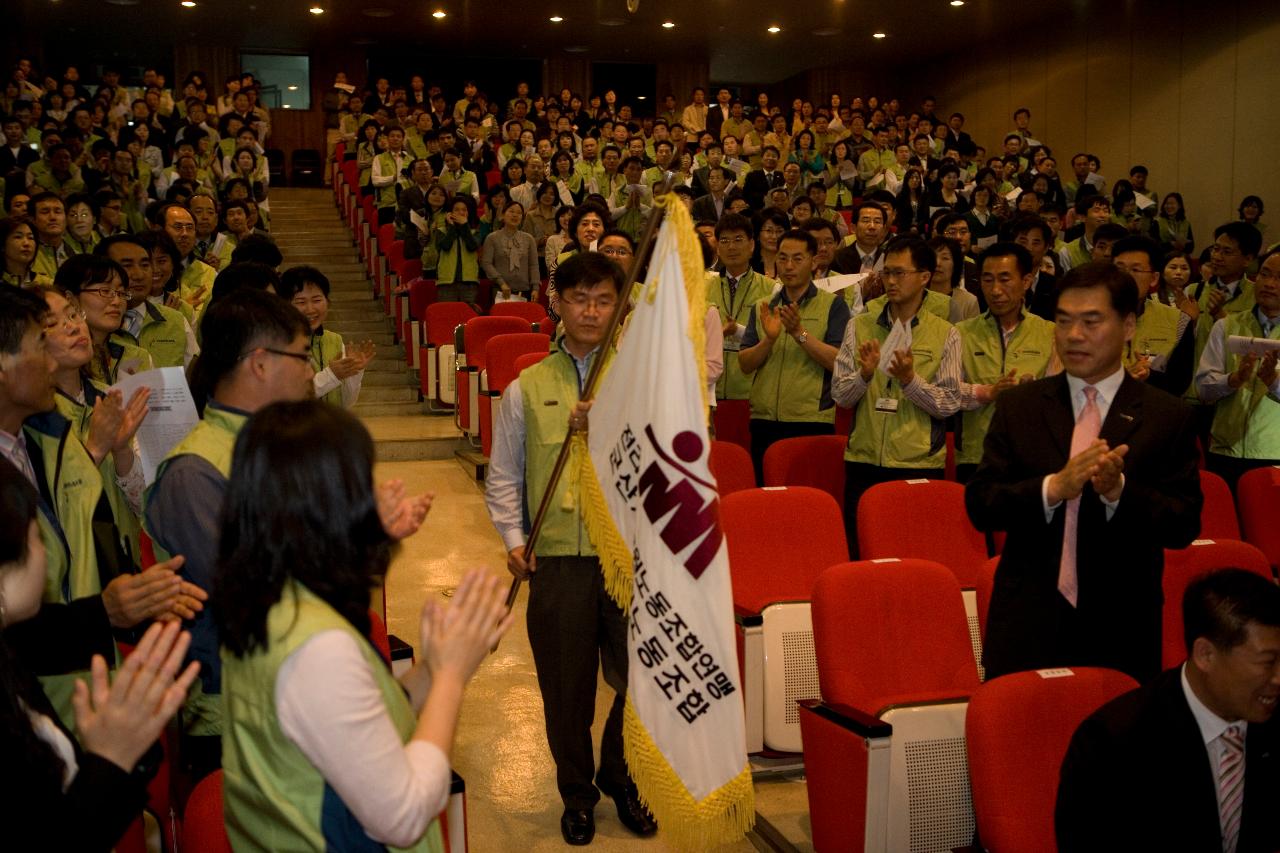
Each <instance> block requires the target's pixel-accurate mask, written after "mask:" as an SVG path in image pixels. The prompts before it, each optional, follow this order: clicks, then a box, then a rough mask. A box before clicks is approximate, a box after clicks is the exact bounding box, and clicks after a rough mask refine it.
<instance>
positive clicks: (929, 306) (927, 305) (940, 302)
mask: <svg viewBox="0 0 1280 853" xmlns="http://www.w3.org/2000/svg"><path fill="white" fill-rule="evenodd" d="M842 292H843V293H853V288H852V287H847V288H845V289H844V290H843V291H842ZM888 305H889V297H888V296H886V295H884V294H881V295H879V296H877V297H876V298H875V299H872V300H871V301H870V302H868V303H867V311H866V313H868V314H870V315H871V316H873V317H879V316H880V314H881V312H883V311H884V309H885V308H886V307H888ZM920 310H922V311H928V312H929V313H930V314H932V315H934V316H935V317H937V318H938V319H939V320H946V321H947V322H948V323H950V322H951V297H950V296H948V295H947V294H945V293H939V292H938V291H936V290H928V289H926V290H925V291H924V298H923V301H921V303H920Z"/></svg>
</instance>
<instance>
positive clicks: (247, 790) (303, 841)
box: [222, 583, 444, 853]
mask: <svg viewBox="0 0 1280 853" xmlns="http://www.w3.org/2000/svg"><path fill="white" fill-rule="evenodd" d="M324 631H342V632H344V633H346V634H348V635H350V636H351V638H352V639H354V640H355V642H356V645H357V646H359V648H360V650H361V652H362V654H363V655H364V659H365V662H366V663H367V664H368V665H369V669H370V670H371V671H372V672H373V676H374V680H375V681H376V682H377V683H378V689H379V690H380V691H381V693H382V700H383V703H384V704H385V706H386V709H387V714H388V715H389V716H390V717H391V721H392V723H393V724H394V725H395V727H396V731H397V732H398V733H399V735H400V738H401V740H403V741H404V742H406V743H407V742H408V741H409V739H410V738H411V737H412V736H413V732H414V729H415V727H416V725H417V720H416V718H415V717H414V714H413V709H412V708H410V707H409V700H408V699H407V698H406V697H405V693H404V689H403V688H402V687H401V686H400V684H399V682H397V681H396V679H395V677H394V676H392V674H391V671H390V670H389V669H388V668H387V666H386V664H385V663H384V662H383V661H382V659H381V658H380V657H379V656H378V653H377V651H375V650H374V648H373V645H372V644H371V643H370V642H369V641H368V640H367V639H366V638H365V637H363V636H361V635H360V633H359V632H358V631H357V630H356V629H355V628H354V627H353V626H352V625H351V623H350V622H348V621H347V620H346V619H345V618H343V617H342V616H341V615H340V614H339V613H338V612H337V611H336V610H334V609H333V608H332V607H330V606H329V605H328V604H327V603H325V602H324V601H322V600H321V599H320V598H319V597H318V596H316V595H315V594H314V593H312V592H311V591H310V590H308V589H307V588H306V587H304V586H302V585H301V584H298V583H287V584H286V585H285V587H284V590H283V591H282V593H281V597H280V600H279V601H278V602H276V604H275V605H273V606H272V608H271V609H270V611H268V613H267V637H268V640H267V645H266V648H258V649H255V650H254V651H253V652H252V653H250V654H248V655H246V656H245V657H243V658H238V657H236V656H235V655H233V654H231V653H230V652H228V651H227V650H226V648H225V647H224V648H223V650H222V690H223V697H224V699H225V704H226V714H227V727H226V733H225V734H224V735H223V739H222V769H223V783H222V784H223V795H222V796H223V803H224V808H225V822H226V828H227V836H228V838H229V839H230V841H231V846H232V847H233V848H234V849H236V850H238V851H247V850H261V851H271V853H274V851H283V850H298V851H302V850H332V849H337V847H335V846H334V845H333V844H331V843H329V841H330V840H329V839H326V838H325V834H324V826H323V821H324V817H323V812H324V806H325V793H326V791H325V789H326V783H325V780H324V777H323V776H322V775H321V774H320V771H319V770H318V769H317V768H316V766H315V765H314V764H312V763H311V761H310V760H309V759H308V758H307V757H306V756H305V755H304V754H303V753H302V750H301V749H299V748H298V747H297V745H296V744H294V742H293V741H291V740H290V739H289V738H288V736H286V735H285V733H284V732H283V731H282V730H281V728H280V719H279V717H277V716H276V700H275V696H276V680H277V678H278V677H279V674H280V668H281V667H282V666H283V665H284V662H285V661H286V660H288V658H289V656H290V655H292V654H293V653H294V652H295V651H297V650H298V649H299V648H300V647H301V646H302V645H303V644H304V643H306V642H307V640H309V639H311V638H312V637H314V636H315V635H316V634H319V633H321V632H324ZM369 722H373V721H369ZM353 817H354V816H353ZM365 840H366V841H368V839H365ZM368 843H369V844H370V845H371V846H372V845H373V842H371V841H368ZM388 849H397V850H399V849H408V850H415V851H443V850H444V837H443V835H442V833H441V831H440V823H439V821H438V820H433V821H432V822H431V823H430V824H429V825H428V827H427V831H426V833H425V834H424V835H423V837H422V838H421V839H420V840H419V841H418V842H417V843H416V844H414V845H413V846H412V847H409V848H388Z"/></svg>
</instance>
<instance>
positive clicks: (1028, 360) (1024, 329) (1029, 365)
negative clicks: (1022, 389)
mask: <svg viewBox="0 0 1280 853" xmlns="http://www.w3.org/2000/svg"><path fill="white" fill-rule="evenodd" d="M956 330H957V331H959V332H960V350H961V353H962V358H963V363H964V381H965V382H968V383H970V384H973V385H994V384H995V383H996V382H999V381H1000V379H1001V378H1002V377H1003V376H1005V375H1007V374H1008V373H1009V371H1010V370H1016V371H1018V378H1019V379H1020V378H1022V376H1023V375H1030V376H1034V377H1035V378H1036V379H1042V378H1044V375H1045V371H1046V370H1048V369H1049V362H1051V361H1053V330H1054V324H1053V323H1051V322H1049V321H1048V320H1046V319H1044V318H1043V317H1037V316H1036V315H1035V314H1031V313H1029V312H1027V311H1023V312H1022V319H1021V320H1020V321H1019V322H1018V327H1017V328H1016V329H1014V330H1013V334H1012V335H1010V336H1009V343H1008V345H1007V346H1006V345H1005V342H1004V335H1003V334H1002V333H1001V331H1000V321H999V320H997V319H996V318H995V317H993V316H991V312H990V311H987V312H986V313H984V314H980V315H979V316H977V317H970V318H969V319H968V320H962V321H960V322H959V323H957V324H956ZM995 412H996V407H995V404H994V403H988V404H986V405H985V406H983V407H982V408H981V409H975V410H973V411H969V412H964V413H963V414H962V415H961V417H960V433H959V434H958V435H957V436H956V439H957V440H956V463H957V464H959V465H976V464H978V463H979V462H981V461H982V444H983V442H984V441H986V438H987V430H988V429H989V428H990V427H991V418H992V417H993V416H994V415H995Z"/></svg>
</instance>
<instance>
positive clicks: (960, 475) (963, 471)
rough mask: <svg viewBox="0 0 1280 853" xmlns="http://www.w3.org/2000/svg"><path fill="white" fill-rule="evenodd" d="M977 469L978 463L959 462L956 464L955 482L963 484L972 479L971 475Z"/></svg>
mask: <svg viewBox="0 0 1280 853" xmlns="http://www.w3.org/2000/svg"><path fill="white" fill-rule="evenodd" d="M977 471H978V463H976V462H961V463H960V464H958V465H956V482H957V483H959V484H960V485H962V486H963V485H965V484H966V483H968V482H969V481H970V480H972V479H973V475H974V474H975V473H977Z"/></svg>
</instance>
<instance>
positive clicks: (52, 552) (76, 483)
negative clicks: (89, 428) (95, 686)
mask: <svg viewBox="0 0 1280 853" xmlns="http://www.w3.org/2000/svg"><path fill="white" fill-rule="evenodd" d="M23 431H24V432H25V433H26V439H27V446H28V447H29V448H30V449H31V450H32V451H33V452H34V451H36V450H38V451H39V456H40V462H41V468H42V469H43V471H42V473H43V476H44V480H45V483H46V484H47V485H48V489H49V494H50V495H51V496H52V498H53V507H52V509H53V512H54V513H56V516H57V518H56V520H55V519H50V518H47V517H46V516H45V514H44V512H43V511H42V512H41V513H40V516H39V525H40V535H41V538H42V539H43V540H44V546H45V554H46V557H45V559H46V564H45V585H44V600H45V601H47V602H49V603H52V604H70V603H71V602H72V601H74V600H75V599H78V598H89V597H90V596H97V595H101V594H102V576H101V573H100V571H99V567H98V552H97V550H96V548H95V547H94V539H93V536H94V534H93V530H94V514H95V512H96V510H97V507H98V501H99V500H101V498H102V475H101V473H99V471H98V466H96V465H94V464H93V458H92V457H91V456H90V455H89V451H87V450H86V449H85V447H84V445H83V444H81V443H80V440H79V439H78V438H77V437H76V433H75V429H74V428H73V426H72V424H71V423H70V422H69V421H68V420H67V419H66V418H64V417H62V415H60V414H58V413H57V412H48V413H46V414H43V415H38V416H36V417H33V418H28V419H27V421H26V423H25V424H23ZM81 679H83V680H85V681H86V682H87V681H88V678H87V673H86V672H83V671H80V672H68V673H61V674H58V675H46V676H41V677H40V684H41V687H43V688H44V692H45V695H47V696H48V697H49V702H50V704H51V705H53V709H54V711H56V712H57V714H58V717H59V718H60V719H61V720H62V723H63V725H64V726H66V727H67V729H68V730H70V731H74V730H75V722H76V718H75V711H74V709H73V707H72V704H71V697H72V695H73V694H74V693H75V682H76V681H78V680H81Z"/></svg>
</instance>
